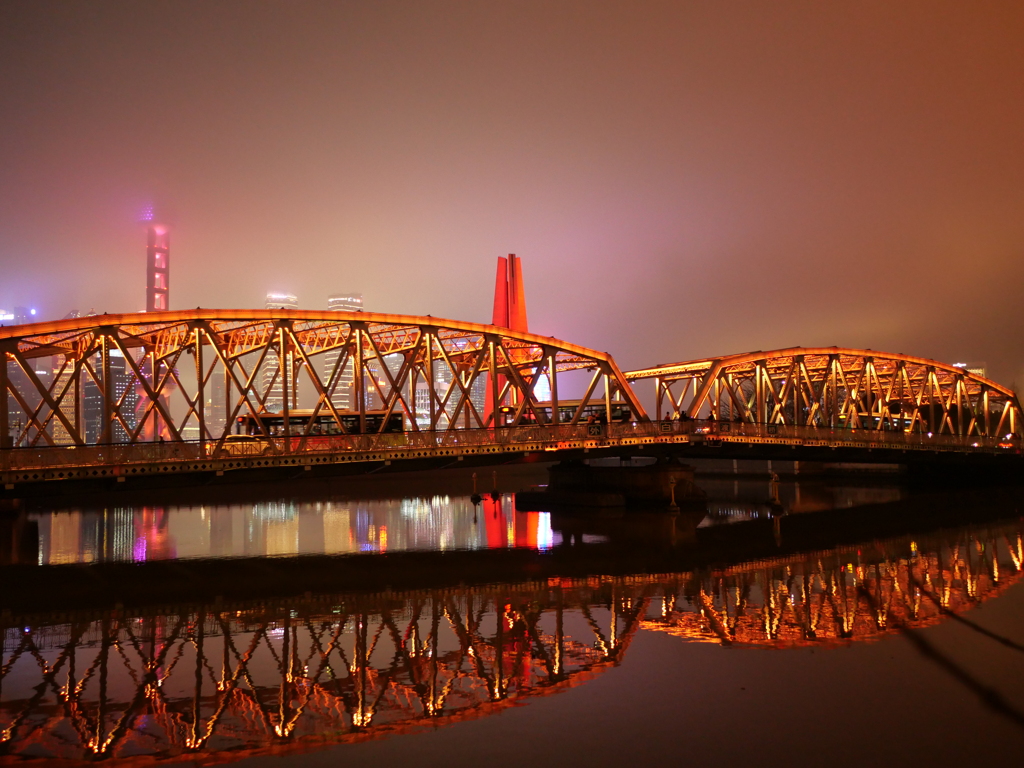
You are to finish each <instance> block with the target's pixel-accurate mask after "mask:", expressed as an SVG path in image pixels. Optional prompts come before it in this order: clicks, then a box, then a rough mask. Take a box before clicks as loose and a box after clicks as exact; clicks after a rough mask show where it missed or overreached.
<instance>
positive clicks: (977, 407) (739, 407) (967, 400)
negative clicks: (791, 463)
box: [626, 347, 1021, 437]
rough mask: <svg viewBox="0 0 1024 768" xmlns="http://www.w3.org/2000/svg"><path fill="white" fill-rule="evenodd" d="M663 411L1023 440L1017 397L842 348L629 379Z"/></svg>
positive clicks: (949, 373) (956, 370)
mask: <svg viewBox="0 0 1024 768" xmlns="http://www.w3.org/2000/svg"><path fill="white" fill-rule="evenodd" d="M626 378H627V379H628V380H629V381H631V382H632V381H639V380H641V379H654V380H655V386H656V398H657V408H658V410H657V412H658V414H659V415H661V414H662V413H664V412H665V410H664V409H666V408H668V407H670V408H671V414H672V416H673V418H680V417H686V418H691V419H693V418H712V419H721V420H726V421H739V422H745V423H754V424H779V425H791V426H801V427H823V428H830V429H836V428H840V427H848V428H854V429H878V430H901V431H916V432H930V433H935V434H948V435H958V436H961V437H968V436H972V435H980V436H989V437H995V436H1000V435H1006V434H1011V435H1015V436H1020V434H1021V419H1020V403H1019V402H1018V399H1017V396H1016V394H1015V393H1014V392H1013V391H1012V390H1010V389H1008V388H1006V387H1003V386H1001V385H999V384H997V383H996V382H994V381H991V380H989V379H986V378H983V377H981V376H977V375H975V374H972V373H970V372H968V371H967V370H965V369H963V368H960V367H957V366H952V365H947V364H945V363H940V362H937V361H935V360H927V359H924V358H918V357H910V356H908V355H902V354H892V353H886V352H874V351H870V350H861V349H844V348H841V347H824V348H806V349H805V348H802V347H794V348H790V349H781V350H774V351H770V352H760V351H759V352H751V353H748V354H743V355H732V356H729V357H721V358H714V359H707V360H697V361H693V362H687V363H677V364H673V365H664V366H658V367H656V368H649V369H645V370H638V371H628V372H627V373H626Z"/></svg>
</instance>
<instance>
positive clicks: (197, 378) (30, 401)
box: [0, 309, 647, 446]
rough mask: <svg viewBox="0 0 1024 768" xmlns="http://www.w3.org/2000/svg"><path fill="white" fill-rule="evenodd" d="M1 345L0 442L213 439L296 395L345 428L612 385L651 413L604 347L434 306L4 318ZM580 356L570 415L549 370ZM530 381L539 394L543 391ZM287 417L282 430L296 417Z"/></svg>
mask: <svg viewBox="0 0 1024 768" xmlns="http://www.w3.org/2000/svg"><path fill="white" fill-rule="evenodd" d="M0 353H2V354H3V356H4V359H5V360H6V365H2V366H0V437H7V436H10V437H7V440H8V442H7V445H11V444H12V443H13V445H18V446H35V445H83V444H86V443H114V442H121V443H137V442H150V441H155V440H161V441H181V440H187V439H197V440H198V439H204V440H215V441H221V442H223V440H224V438H225V437H226V436H227V435H228V434H229V433H230V431H231V426H232V425H233V424H234V423H235V422H236V420H237V419H238V418H240V417H242V418H244V417H246V416H253V417H255V416H256V415H258V414H265V413H269V412H279V411H280V412H282V413H283V414H287V413H289V411H294V410H295V409H303V410H307V411H308V412H309V413H310V414H311V417H310V418H308V419H307V420H306V421H305V424H306V426H305V428H304V429H305V433H304V434H308V433H309V431H310V430H313V429H316V427H315V426H314V424H316V423H317V422H318V420H319V422H320V423H323V420H324V419H328V420H329V421H331V422H333V424H334V427H333V428H334V429H336V430H337V431H338V432H340V433H349V432H353V431H358V432H360V433H368V432H373V431H384V430H385V429H386V425H387V424H388V418H389V417H391V416H393V415H396V414H399V415H401V416H402V419H403V422H402V423H403V427H404V429H405V430H406V431H419V430H446V431H450V430H456V429H467V428H468V429H473V428H490V427H494V426H496V425H500V426H516V425H519V424H527V423H528V424H544V423H556V424H557V423H571V424H576V423H578V422H579V420H580V417H581V415H582V414H583V410H584V406H586V405H591V404H592V403H598V404H599V403H601V402H604V403H606V404H607V407H608V408H609V410H610V408H611V405H610V403H611V398H612V397H613V396H615V397H618V398H623V399H625V400H626V401H627V402H628V403H629V404H630V405H631V406H632V409H633V414H635V415H636V417H637V418H638V419H639V420H641V421H646V420H647V418H646V415H645V414H644V411H643V408H642V407H641V405H640V404H639V402H637V401H636V399H635V397H634V396H633V393H632V391H631V390H630V388H629V386H628V384H627V383H626V380H625V377H624V376H623V374H622V372H621V371H620V370H619V368H618V366H617V365H616V364H615V361H614V360H613V359H612V358H611V356H610V355H608V354H605V353H603V352H596V351H594V350H590V349H586V348H584V347H579V346H576V345H574V344H569V343H567V342H564V341H560V340H558V339H555V338H545V337H542V336H537V335H534V334H528V333H518V332H514V331H510V330H508V329H504V328H498V327H495V326H492V325H480V324H475V323H464V322H458V321H452V320H442V319H440V318H433V317H429V316H428V317H414V316H406V315H389V314H375V313H369V312H358V313H344V312H326V311H322V312H313V311H306V310H277V309H276V310H203V309H196V310H194V311H186V312H161V313H153V314H123V315H95V316H90V317H83V318H75V319H72V320H63V321H60V322H52V323H38V324H34V325H25V326H14V327H9V328H0ZM581 369H583V370H588V371H591V372H592V376H591V377H590V379H589V386H587V388H586V390H585V393H584V395H583V398H582V401H574V403H573V404H574V405H575V406H576V407H575V409H574V410H573V409H570V410H572V411H573V412H572V415H571V416H569V415H568V414H567V411H566V408H565V407H564V406H563V407H559V400H558V398H559V387H558V383H559V379H560V377H559V375H558V374H562V373H565V372H568V371H574V370H581ZM541 382H544V384H542V383H541ZM541 390H543V395H541ZM548 391H550V395H548V394H547V392H548ZM564 391H565V389H564V388H563V392H564ZM539 396H543V397H544V398H545V399H547V398H548V397H550V401H549V402H547V405H546V407H544V406H541V405H540V400H539ZM564 399H565V394H563V401H564ZM577 402H578V404H577ZM368 412H373V413H376V417H375V418H369V419H368V418H367V413H368ZM496 413H500V414H501V416H500V424H496V419H495V414H496ZM289 421H290V419H283V425H284V429H285V430H286V434H289V432H288V430H293V429H295V428H294V427H290V426H289ZM391 423H392V424H393V421H392V422H391ZM346 425H348V426H346ZM290 434H292V435H293V436H296V435H295V433H294V432H290Z"/></svg>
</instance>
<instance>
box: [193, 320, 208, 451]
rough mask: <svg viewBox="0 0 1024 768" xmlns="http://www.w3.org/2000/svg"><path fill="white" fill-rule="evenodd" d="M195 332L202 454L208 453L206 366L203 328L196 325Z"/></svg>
mask: <svg viewBox="0 0 1024 768" xmlns="http://www.w3.org/2000/svg"><path fill="white" fill-rule="evenodd" d="M194 333H195V345H196V354H195V358H196V400H197V401H198V405H199V408H198V409H197V410H196V416H197V418H198V419H199V447H200V450H201V455H203V456H205V455H206V387H205V386H204V384H203V380H204V378H205V373H206V368H205V367H204V366H203V337H202V333H203V331H202V329H201V328H199V327H196V328H195V329H194Z"/></svg>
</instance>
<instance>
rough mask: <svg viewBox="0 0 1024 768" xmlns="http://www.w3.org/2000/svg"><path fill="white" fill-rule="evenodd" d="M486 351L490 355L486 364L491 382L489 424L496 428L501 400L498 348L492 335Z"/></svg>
mask: <svg viewBox="0 0 1024 768" xmlns="http://www.w3.org/2000/svg"><path fill="white" fill-rule="evenodd" d="M487 353H488V356H489V357H490V360H489V361H488V364H489V365H490V367H491V375H490V376H489V377H488V378H489V379H490V382H491V392H490V395H491V424H492V425H493V426H494V427H495V428H497V426H498V423H499V422H498V420H499V419H500V418H501V400H500V397H501V396H500V393H499V391H498V350H497V349H496V348H495V346H494V337H493V336H491V337H488V339H487Z"/></svg>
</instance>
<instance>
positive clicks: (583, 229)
mask: <svg viewBox="0 0 1024 768" xmlns="http://www.w3.org/2000/svg"><path fill="white" fill-rule="evenodd" d="M1022 40H1024V4H1022V3H1020V2H1003V3H985V2H972V3H954V2H949V3H943V2H938V0H923V1H921V2H915V1H912V0H901V2H898V3H892V2H860V3H842V4H840V3H819V2H807V3H782V2H751V3H738V2H734V3H730V2H714V3H709V2H682V1H679V0H677V1H676V2H665V3H660V2H636V1H635V0H634V1H633V2H622V3H610V2H609V3H601V2H594V1H593V0H591V1H590V2H578V3H577V2H555V1H553V0H548V1H547V2H537V3H528V2H507V3H503V2H498V1H497V0H492V1H485V2H479V3H473V2H452V3H448V2H426V1H424V2H351V3H346V2H340V1H339V2H299V1H296V0H289V1H288V2H255V1H247V2H206V1H202V2H188V1H187V0H169V1H168V2H159V1H158V0H146V1H145V2H135V1H132V2H109V1H107V2H70V3H49V2H11V1H10V0H0V307H3V308H5V309H7V310H10V308H11V307H12V306H13V305H15V304H23V305H26V306H34V307H37V308H38V309H39V316H40V317H41V318H42V319H55V318H59V317H61V316H63V315H64V314H66V313H67V312H68V311H69V310H71V309H73V308H77V309H80V310H88V309H90V308H93V309H95V310H96V311H98V312H104V311H107V312H120V311H135V310H138V309H141V308H142V307H143V306H144V304H145V293H144V292H145V261H144V249H145V239H144V231H143V228H142V225H141V224H139V223H138V222H137V218H138V214H139V212H140V210H141V209H142V208H143V206H144V205H146V204H147V203H153V204H155V206H156V209H157V211H158V216H160V217H161V218H162V219H163V220H164V221H166V222H167V223H168V224H169V225H170V226H171V233H172V234H171V307H172V308H189V307H195V306H202V307H225V308H244V307H261V306H262V304H263V299H264V296H265V294H266V293H267V292H268V291H271V290H287V291H292V292H294V293H296V294H297V295H298V296H299V301H300V305H301V306H303V307H308V308H315V309H325V308H326V301H327V295H328V294H329V293H332V292H340V291H362V292H363V294H364V296H365V306H366V307H367V309H371V310H379V311H387V312H398V313H407V314H428V313H429V314H432V315H434V316H440V317H451V318H456V319H462V320H471V321H478V322H488V321H489V319H490V305H491V293H492V290H493V284H494V269H495V260H496V258H497V257H498V256H500V255H504V254H507V253H516V254H518V255H519V256H520V257H521V258H522V260H523V271H524V275H525V284H526V296H527V306H528V310H529V318H530V328H531V330H533V331H535V332H537V333H542V334H544V335H553V336H557V337H559V338H563V339H566V340H568V341H571V342H574V343H578V344H583V345H586V346H590V347H594V348H597V349H599V350H602V351H607V352H611V353H612V354H613V355H615V357H616V359H617V360H618V362H619V363H620V365H621V366H622V367H623V368H635V367H641V366H647V365H653V364H656V363H661V362H671V361H677V360H686V359H690V358H696V357H703V356H711V355H717V354H729V353H736V352H744V351H749V350H755V349H772V348H776V347H784V346H793V345H802V346H812V345H832V344H837V345H845V346H854V347H867V348H872V349H880V350H888V351H894V352H906V353H908V354H916V355H922V356H926V357H933V358H936V359H939V360H943V361H946V362H957V361H984V362H987V363H988V366H989V374H990V375H991V376H992V377H994V378H996V379H997V380H1000V381H1003V382H1005V383H1007V384H1010V383H1017V384H1018V385H1020V386H1024V353H1022V350H1021V342H1020V331H1021V329H1022V327H1024V308H1022V305H1021V302H1020V298H1019V296H1020V289H1021V286H1022V284H1024V280H1022V278H1024V259H1022V256H1024V44H1022V42H1021V41H1022Z"/></svg>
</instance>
